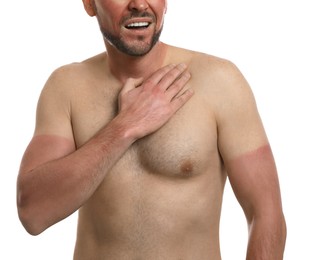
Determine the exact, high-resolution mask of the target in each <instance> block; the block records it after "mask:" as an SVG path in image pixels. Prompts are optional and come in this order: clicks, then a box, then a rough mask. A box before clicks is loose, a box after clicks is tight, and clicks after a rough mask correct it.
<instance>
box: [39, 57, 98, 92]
mask: <svg viewBox="0 0 314 260" xmlns="http://www.w3.org/2000/svg"><path fill="white" fill-rule="evenodd" d="M102 57H103V55H101V54H99V55H97V56H94V57H92V58H89V59H86V60H84V61H81V62H73V63H70V64H66V65H63V66H60V67H58V68H56V69H55V70H54V71H53V72H52V73H51V75H50V76H49V78H48V80H47V82H46V84H45V88H54V89H56V90H57V89H62V90H63V91H65V90H66V89H68V90H69V89H71V88H73V87H74V86H75V87H78V86H79V85H82V84H84V83H85V82H86V81H88V80H89V79H91V78H93V76H94V74H95V73H96V72H95V70H96V68H97V66H98V65H99V63H100V62H101V58H102Z"/></svg>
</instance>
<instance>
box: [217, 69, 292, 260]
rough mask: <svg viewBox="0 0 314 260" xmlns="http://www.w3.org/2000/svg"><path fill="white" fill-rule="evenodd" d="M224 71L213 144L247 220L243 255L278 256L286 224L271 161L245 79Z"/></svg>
mask: <svg viewBox="0 0 314 260" xmlns="http://www.w3.org/2000/svg"><path fill="white" fill-rule="evenodd" d="M225 72H226V74H228V80H225V81H223V83H222V86H221V89H222V90H223V91H224V92H223V95H221V96H222V98H221V101H220V104H221V106H220V107H219V109H217V126H218V145H219V150H220V153H221V156H222V159H223V161H224V164H225V167H226V170H227V174H228V178H229V181H230V184H231V186H232V188H233V191H234V193H235V195H236V197H237V199H238V201H239V203H240V205H241V206H242V208H243V210H244V213H245V216H246V218H247V221H248V227H249V242H248V249H247V260H281V259H283V252H284V247H285V241H286V224H285V218H284V215H283V210H282V203H281V195H280V186H279V180H278V175H277V170H276V165H275V160H274V158H273V154H272V151H271V147H270V145H269V142H268V139H267V136H266V133H265V131H264V127H263V124H262V121H261V119H260V116H259V113H258V110H257V106H256V103H255V99H254V96H253V93H252V92H251V89H250V87H249V85H248V83H247V82H246V80H245V79H244V77H243V76H242V74H241V73H240V71H239V70H238V69H237V68H236V67H235V66H227V68H226V71H225ZM222 101H224V102H222ZM217 108H218V107H217Z"/></svg>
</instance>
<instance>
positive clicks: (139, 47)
mask: <svg viewBox="0 0 314 260" xmlns="http://www.w3.org/2000/svg"><path fill="white" fill-rule="evenodd" d="M162 28H163V27H161V28H160V30H159V31H155V33H154V34H153V36H152V38H151V40H150V42H148V43H147V42H146V41H144V39H143V38H142V37H138V38H137V41H136V42H135V43H133V44H129V43H127V42H125V41H124V40H123V38H122V37H119V36H116V35H113V34H111V33H110V32H108V31H106V30H105V29H103V28H101V32H102V35H103V37H104V39H105V40H107V41H108V42H109V43H110V44H111V45H113V46H114V47H116V48H117V49H118V50H119V51H121V52H123V53H124V54H127V55H130V56H144V55H145V54H147V53H148V52H149V51H150V50H151V49H152V48H153V47H154V46H155V45H156V43H157V42H158V41H159V38H160V35H161V32H162Z"/></svg>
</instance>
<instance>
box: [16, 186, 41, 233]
mask: <svg viewBox="0 0 314 260" xmlns="http://www.w3.org/2000/svg"><path fill="white" fill-rule="evenodd" d="M17 212H18V217H19V219H20V221H21V223H22V225H23V227H24V228H25V230H26V231H27V232H28V233H29V234H30V235H32V236H37V235H39V234H40V233H42V232H43V231H44V230H45V229H46V228H47V227H45V226H44V225H43V224H41V223H43V220H42V214H37V213H36V209H34V208H33V207H32V206H31V203H29V201H28V199H27V198H26V197H25V196H23V195H22V193H21V192H18V193H17Z"/></svg>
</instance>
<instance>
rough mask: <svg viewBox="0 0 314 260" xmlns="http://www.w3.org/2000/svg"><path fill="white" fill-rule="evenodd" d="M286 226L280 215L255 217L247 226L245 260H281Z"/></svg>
mask: <svg viewBox="0 0 314 260" xmlns="http://www.w3.org/2000/svg"><path fill="white" fill-rule="evenodd" d="M285 241H286V224H285V219H284V216H283V215H282V214H278V215H277V216H268V217H256V218H254V219H253V220H252V222H251V223H250V225H249V243H248V249H247V258H246V259H247V260H282V259H283V254H284V248H285Z"/></svg>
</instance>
